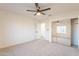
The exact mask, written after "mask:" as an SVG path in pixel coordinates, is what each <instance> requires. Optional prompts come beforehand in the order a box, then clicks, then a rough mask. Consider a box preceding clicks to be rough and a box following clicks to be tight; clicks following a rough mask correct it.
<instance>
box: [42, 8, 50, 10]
mask: <svg viewBox="0 0 79 59" xmlns="http://www.w3.org/2000/svg"><path fill="white" fill-rule="evenodd" d="M47 10H51V8H46V9H43V10H41V11H47Z"/></svg>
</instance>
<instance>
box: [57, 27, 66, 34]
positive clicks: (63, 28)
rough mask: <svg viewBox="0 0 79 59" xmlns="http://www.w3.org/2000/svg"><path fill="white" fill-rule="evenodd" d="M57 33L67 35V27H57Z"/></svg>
mask: <svg viewBox="0 0 79 59" xmlns="http://www.w3.org/2000/svg"><path fill="white" fill-rule="evenodd" d="M57 33H64V34H65V33H66V26H57Z"/></svg>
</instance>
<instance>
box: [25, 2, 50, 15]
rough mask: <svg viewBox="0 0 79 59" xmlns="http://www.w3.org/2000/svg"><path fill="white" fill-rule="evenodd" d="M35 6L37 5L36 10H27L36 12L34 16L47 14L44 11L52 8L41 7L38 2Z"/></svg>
mask: <svg viewBox="0 0 79 59" xmlns="http://www.w3.org/2000/svg"><path fill="white" fill-rule="evenodd" d="M35 6H36V10H26V11H30V12H36V13H35V14H34V16H35V15H41V14H42V15H45V13H43V11H48V10H51V8H46V9H41V8H40V6H39V4H38V3H35Z"/></svg>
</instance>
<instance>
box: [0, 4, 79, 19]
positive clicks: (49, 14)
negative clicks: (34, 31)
mask: <svg viewBox="0 0 79 59" xmlns="http://www.w3.org/2000/svg"><path fill="white" fill-rule="evenodd" d="M39 6H40V7H41V9H45V8H48V7H49V8H51V10H49V11H44V13H45V14H46V15H40V16H34V13H33V12H28V11H26V10H27V9H32V10H35V9H36V7H35V4H34V3H1V4H0V10H6V11H9V12H14V13H18V14H21V15H25V16H28V17H31V18H33V19H38V20H46V19H53V18H57V17H61V16H62V17H63V14H64V15H65V16H66V15H67V14H68V15H69V14H70V15H72V14H74V13H77V14H79V4H77V3H39ZM60 15H61V16H60ZM70 15H69V16H70Z"/></svg>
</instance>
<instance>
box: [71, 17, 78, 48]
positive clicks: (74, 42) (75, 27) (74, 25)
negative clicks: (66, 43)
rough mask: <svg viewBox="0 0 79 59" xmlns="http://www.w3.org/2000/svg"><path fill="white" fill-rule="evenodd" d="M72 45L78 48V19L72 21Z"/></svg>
mask: <svg viewBox="0 0 79 59" xmlns="http://www.w3.org/2000/svg"><path fill="white" fill-rule="evenodd" d="M71 28H72V29H71V33H72V34H71V39H72V40H71V45H72V47H75V48H78V39H79V37H78V31H79V30H78V18H74V19H71Z"/></svg>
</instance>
